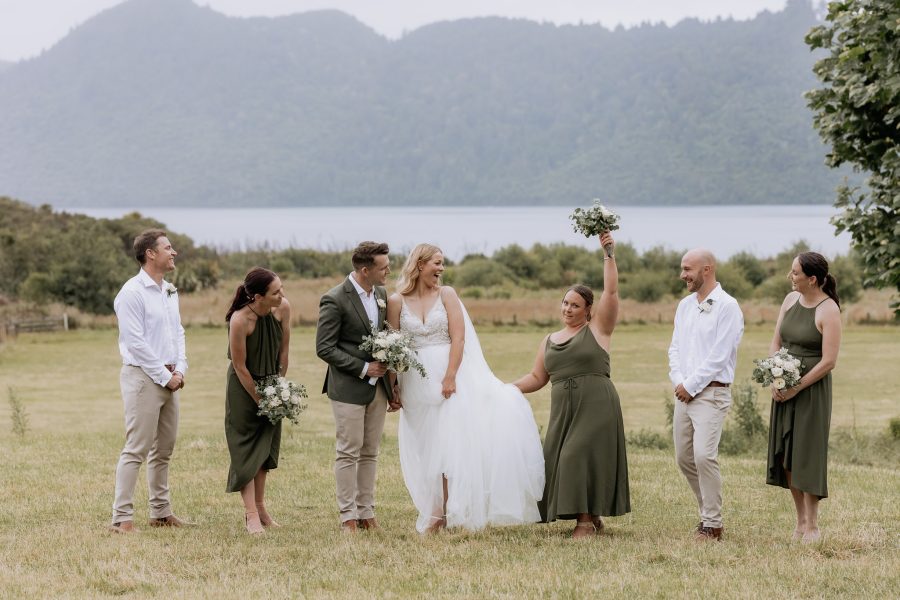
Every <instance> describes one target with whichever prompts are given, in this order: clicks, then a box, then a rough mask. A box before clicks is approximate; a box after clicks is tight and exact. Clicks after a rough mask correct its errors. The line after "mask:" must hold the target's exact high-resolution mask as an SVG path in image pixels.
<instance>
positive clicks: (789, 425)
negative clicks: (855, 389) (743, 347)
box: [766, 300, 831, 498]
mask: <svg viewBox="0 0 900 600" xmlns="http://www.w3.org/2000/svg"><path fill="white" fill-rule="evenodd" d="M822 302H824V300H823V301H822ZM819 304H821V302H820V303H819ZM817 306H818V305H816V307H817ZM816 307H813V308H806V307H805V306H802V305H801V304H800V301H799V300H797V302H796V303H795V304H794V305H793V306H792V307H790V308H789V309H788V310H787V312H786V313H784V318H783V319H782V321H781V331H780V333H781V345H782V346H784V347H785V348H787V350H788V352H790V353H791V354H792V355H793V356H796V357H797V358H799V359H800V360H801V361H803V365H802V367H801V369H800V373H801V375H802V374H806V373H807V372H809V370H810V369H812V368H813V367H814V366H816V365H817V364H819V361H820V360H822V334H821V333H820V332H819V330H818V329H816ZM830 427H831V373H828V374H827V375H825V377H823V378H822V379H820V380H819V381H817V382H815V383H814V384H812V385H811V386H809V387H808V388H806V389H804V390H801V391H800V392H799V393H798V394H797V395H796V396H794V397H793V398H791V399H790V400H787V401H785V402H775V401H774V400H773V401H772V411H771V417H770V422H769V460H768V472H767V474H766V483H768V484H769V485H779V486H781V487H783V488H787V487H788V482H787V473H786V472H785V471H790V472H791V485H792V486H793V487H794V488H795V489H798V490H800V491H803V492H806V493H808V494H812V495H814V496H818V497H819V498H827V497H828V481H827V474H828V430H829V428H830Z"/></svg>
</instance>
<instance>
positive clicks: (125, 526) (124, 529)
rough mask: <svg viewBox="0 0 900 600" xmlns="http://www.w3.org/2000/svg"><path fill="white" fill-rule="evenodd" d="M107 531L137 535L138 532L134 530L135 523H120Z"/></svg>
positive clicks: (114, 524)
mask: <svg viewBox="0 0 900 600" xmlns="http://www.w3.org/2000/svg"><path fill="white" fill-rule="evenodd" d="M107 529H108V530H109V531H111V532H113V533H126V534H127V533H137V532H138V530H137V529H135V528H134V521H119V522H118V523H113V524H112V525H110V526H109V527H107Z"/></svg>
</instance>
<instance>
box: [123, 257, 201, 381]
mask: <svg viewBox="0 0 900 600" xmlns="http://www.w3.org/2000/svg"><path fill="white" fill-rule="evenodd" d="M174 290H175V287H174V286H173V285H172V284H171V283H168V282H166V281H163V283H162V287H160V286H158V285H156V282H155V281H153V278H152V277H150V275H148V274H147V272H146V271H144V269H141V270H140V271H138V274H137V275H135V276H134V277H132V278H131V279H129V280H128V281H126V282H125V285H123V286H122V289H121V290H119V293H118V294H117V295H116V300H115V302H114V303H113V307H114V308H115V310H116V317H117V318H118V320H119V353H120V354H121V355H122V364H125V365H132V366H135V367H140V368H141V369H143V371H144V373H146V374H147V376H148V377H150V379H152V380H153V381H154V382H155V383H157V384H158V385H161V386H165V385H166V384H167V383H169V380H170V379H171V378H172V373H171V372H170V371H169V370H168V369H167V368H166V365H175V371H178V372H179V373H181V374H182V375H184V374H186V372H187V357H186V356H185V347H184V327H182V326H181V313H180V312H179V310H178V294H177V293H176V292H175V291H174Z"/></svg>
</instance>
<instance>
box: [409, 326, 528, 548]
mask: <svg viewBox="0 0 900 600" xmlns="http://www.w3.org/2000/svg"><path fill="white" fill-rule="evenodd" d="M449 356H450V346H449V344H443V345H434V346H426V347H423V348H420V349H419V350H418V358H419V360H420V361H421V362H422V364H423V365H424V367H425V370H426V371H427V373H428V377H425V378H423V377H422V376H421V375H419V374H418V373H417V372H414V371H410V372H408V373H401V374H400V376H399V380H400V389H401V397H402V400H403V410H402V411H401V413H400V423H399V428H398V438H399V444H400V465H401V468H402V470H403V478H404V480H405V482H406V486H407V488H408V489H409V493H410V496H411V497H412V500H413V503H414V504H415V506H416V508H417V509H418V511H419V517H418V519H417V521H416V529H418V530H419V531H424V530H425V529H426V528H427V527H429V526H430V525H432V524H434V523H435V521H436V520H438V519H440V518H441V517H442V516H443V515H444V509H443V481H442V478H443V477H446V478H447V488H448V494H447V496H448V500H447V511H446V517H447V526H448V527H462V528H465V529H469V530H478V529H482V528H484V527H485V526H487V525H489V524H490V525H513V524H520V523H533V522H537V521H540V513H539V512H538V501H539V500H540V499H541V496H542V494H543V490H544V457H543V451H542V449H541V440H540V435H539V434H538V429H537V425H536V424H535V421H534V415H533V414H532V412H531V406H530V405H529V404H528V400H526V399H525V397H524V396H523V395H522V394H521V392H519V390H518V389H517V388H516V387H515V386H513V385H509V384H504V383H503V382H502V381H500V380H499V379H497V378H496V377H495V376H494V375H493V373H492V372H491V371H490V369H489V368H488V366H487V364H486V363H484V362H482V361H479V360H478V359H472V358H470V357H469V356H466V357H464V358H463V361H462V363H461V364H460V368H459V370H458V372H457V376H456V393H455V394H454V395H452V396H451V397H450V398H448V399H446V400H445V399H444V398H443V396H442V395H441V380H442V379H443V377H444V373H445V372H446V370H447V363H448V360H449Z"/></svg>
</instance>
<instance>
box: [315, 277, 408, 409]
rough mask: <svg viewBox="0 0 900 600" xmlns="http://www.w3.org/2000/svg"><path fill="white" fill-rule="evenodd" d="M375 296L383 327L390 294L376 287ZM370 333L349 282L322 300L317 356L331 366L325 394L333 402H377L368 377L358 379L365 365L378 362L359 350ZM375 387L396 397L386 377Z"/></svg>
mask: <svg viewBox="0 0 900 600" xmlns="http://www.w3.org/2000/svg"><path fill="white" fill-rule="evenodd" d="M374 293H375V299H376V301H378V304H379V307H378V325H379V327H383V326H384V316H385V312H386V310H387V309H386V308H385V307H386V306H387V292H385V290H384V288H383V287H379V286H375V290H374ZM382 305H383V306H382ZM371 333H372V326H371V324H370V323H369V317H368V316H366V309H365V308H364V307H363V304H362V301H361V300H360V299H359V294H358V293H357V291H356V288H355V287H353V284H352V283H351V282H350V280H349V279H345V280H344V281H343V283H341V284H340V285H337V286H335V287H334V288H332V289H330V290H329V291H328V292H327V293H326V294H325V295H324V296H322V299H321V300H320V301H319V323H318V325H317V326H316V354H317V355H318V356H319V358H321V359H322V360H324V361H325V362H326V363H328V372H327V373H326V374H325V385H324V386H323V387H322V393H325V394H328V397H329V398H331V399H332V400H335V401H337V402H346V403H348V404H362V405H365V404H369V403H370V402H372V400H374V399H375V386H374V385H370V384H369V378H368V377H363V378H360V376H359V375H360V373H361V372H362V370H363V366H364V365H365V363H367V362H373V361H374V360H375V359H374V358H372V355H370V354H369V353H368V352H364V351H363V350H360V349H359V345H360V344H361V343H362V339H363V337H364V336H367V335H371ZM376 385H383V386H384V389H385V391H386V392H387V396H388V398H392V397H393V396H392V394H391V386H390V385H389V383H388V378H387V375H385V376H384V377H382V378H381V379H379V381H378V382H377V384H376Z"/></svg>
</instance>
